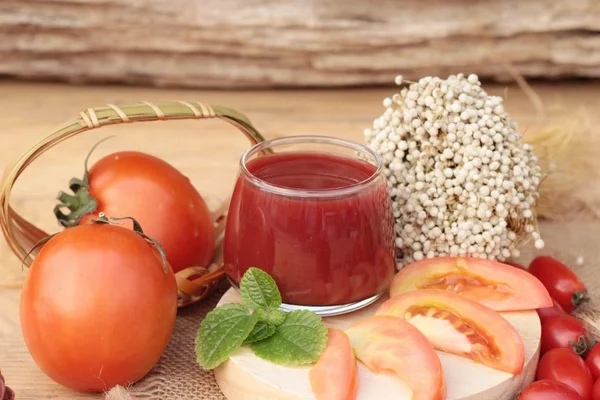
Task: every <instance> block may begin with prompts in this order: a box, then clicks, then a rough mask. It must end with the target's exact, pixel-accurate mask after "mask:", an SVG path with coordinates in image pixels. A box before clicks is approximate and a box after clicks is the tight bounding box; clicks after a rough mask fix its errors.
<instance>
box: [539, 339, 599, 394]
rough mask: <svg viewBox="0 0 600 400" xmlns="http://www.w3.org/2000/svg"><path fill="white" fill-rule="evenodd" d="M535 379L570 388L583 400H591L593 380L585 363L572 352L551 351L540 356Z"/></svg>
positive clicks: (563, 350)
mask: <svg viewBox="0 0 600 400" xmlns="http://www.w3.org/2000/svg"><path fill="white" fill-rule="evenodd" d="M536 379H538V380H541V379H550V380H554V381H558V382H562V383H564V384H566V385H569V386H571V387H572V388H573V389H575V391H576V392H577V393H579V395H580V396H581V397H582V398H583V400H590V399H591V398H592V385H593V383H594V380H593V378H592V374H591V373H590V370H589V368H588V367H587V365H586V364H585V361H583V359H582V358H581V357H579V356H578V355H577V354H575V353H574V352H573V351H572V350H569V349H552V350H550V351H549V352H547V353H546V354H544V355H543V356H542V358H541V359H540V363H539V364H538V369H537V373H536Z"/></svg>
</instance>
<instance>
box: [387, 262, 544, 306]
mask: <svg viewBox="0 0 600 400" xmlns="http://www.w3.org/2000/svg"><path fill="white" fill-rule="evenodd" d="M417 289H443V290H450V291H453V292H455V293H459V294H461V295H462V296H464V297H468V298H470V299H472V300H475V301H478V302H480V303H481V304H484V305H486V306H488V307H489V308H491V309H493V310H496V311H517V310H532V309H536V308H543V307H550V306H551V305H552V299H551V298H550V295H549V294H548V291H547V290H546V288H544V285H542V283H541V282H540V281H539V280H537V279H536V278H535V277H534V276H533V275H531V274H529V273H528V272H527V271H523V270H520V269H518V268H514V267H511V266H510V265H507V264H502V263H499V262H495V261H491V260H486V259H480V258H464V257H438V258H429V259H425V260H421V261H417V262H415V263H412V264H409V265H407V266H406V267H404V268H402V269H401V270H400V272H398V273H397V274H396V276H395V277H394V280H393V281H392V286H391V288H390V296H396V295H399V294H402V293H406V292H410V291H413V290H417Z"/></svg>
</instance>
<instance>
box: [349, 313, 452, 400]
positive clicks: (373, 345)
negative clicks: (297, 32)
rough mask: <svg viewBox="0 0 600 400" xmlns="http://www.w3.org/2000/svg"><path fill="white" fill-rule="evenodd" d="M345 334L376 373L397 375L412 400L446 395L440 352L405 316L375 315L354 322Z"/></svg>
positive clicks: (362, 359)
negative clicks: (407, 389) (409, 392)
mask: <svg viewBox="0 0 600 400" xmlns="http://www.w3.org/2000/svg"><path fill="white" fill-rule="evenodd" d="M346 334H347V335H348V337H349V338H350V343H351V344H352V348H353V349H354V354H355V355H356V358H358V359H359V360H360V361H362V362H363V364H364V365H365V366H366V367H367V368H369V370H371V371H372V372H374V373H390V372H391V373H393V374H395V375H397V377H398V378H399V379H400V380H401V381H403V382H404V383H405V384H407V385H408V386H409V387H410V388H411V389H412V391H413V393H412V400H444V399H445V398H446V382H445V380H444V373H443V370H442V364H441V362H440V359H439V357H438V355H437V353H436V352H435V350H434V349H433V347H432V346H431V343H429V341H428V340H427V338H426V337H425V336H423V334H421V332H419V331H418V330H417V329H416V328H415V327H413V326H412V325H411V324H409V323H408V322H406V321H404V320H403V319H402V318H398V317H394V316H390V315H374V316H372V317H367V318H364V319H362V320H360V321H357V322H355V323H354V324H352V326H350V327H349V328H348V329H346ZM415 365H418V366H419V368H415V367H414V366H415Z"/></svg>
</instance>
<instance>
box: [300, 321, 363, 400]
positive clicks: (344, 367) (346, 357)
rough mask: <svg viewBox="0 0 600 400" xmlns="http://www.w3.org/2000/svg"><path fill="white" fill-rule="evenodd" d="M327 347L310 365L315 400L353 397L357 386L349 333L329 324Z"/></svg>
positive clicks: (348, 398)
mask: <svg viewBox="0 0 600 400" xmlns="http://www.w3.org/2000/svg"><path fill="white" fill-rule="evenodd" d="M327 336H328V338H327V347H326V348H325V351H324V352H323V353H322V354H321V356H320V357H319V360H317V363H316V364H315V365H314V366H313V367H312V368H311V369H310V372H309V378H310V384H311V388H312V391H313V394H314V395H315V398H316V399H317V400H354V399H356V393H357V390H358V381H357V368H356V358H355V357H354V353H353V351H352V346H351V344H350V339H349V338H348V335H346V334H345V333H344V331H342V330H341V329H337V328H329V329H328V334H327Z"/></svg>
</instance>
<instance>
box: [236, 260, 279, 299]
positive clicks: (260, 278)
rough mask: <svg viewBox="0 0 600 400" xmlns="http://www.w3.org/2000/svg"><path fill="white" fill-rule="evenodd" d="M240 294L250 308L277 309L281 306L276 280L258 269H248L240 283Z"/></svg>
mask: <svg viewBox="0 0 600 400" xmlns="http://www.w3.org/2000/svg"><path fill="white" fill-rule="evenodd" d="M240 292H241V295H242V299H243V300H244V303H245V304H246V305H247V306H248V307H253V308H258V307H264V308H277V307H279V306H280V305H281V294H279V289H278V288H277V284H276V283H275V280H273V278H271V276H270V275H269V274H267V273H266V272H264V271H262V270H260V269H258V268H248V270H247V271H246V273H245V274H244V276H242V280H241V281H240Z"/></svg>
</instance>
